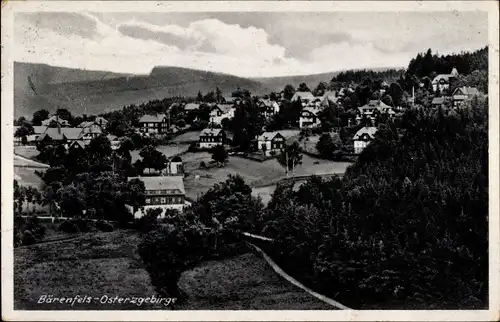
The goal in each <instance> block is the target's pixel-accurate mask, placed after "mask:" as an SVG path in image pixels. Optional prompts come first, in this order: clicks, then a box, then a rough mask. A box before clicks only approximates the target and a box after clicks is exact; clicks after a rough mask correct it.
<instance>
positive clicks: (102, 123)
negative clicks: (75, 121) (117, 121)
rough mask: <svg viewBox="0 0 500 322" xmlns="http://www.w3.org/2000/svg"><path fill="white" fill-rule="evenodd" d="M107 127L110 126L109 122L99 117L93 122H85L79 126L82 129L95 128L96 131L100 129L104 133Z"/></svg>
mask: <svg viewBox="0 0 500 322" xmlns="http://www.w3.org/2000/svg"><path fill="white" fill-rule="evenodd" d="M107 125H108V121H107V120H106V119H105V118H104V117H101V116H98V117H96V118H95V120H93V121H83V122H82V123H80V124H79V125H78V127H81V128H89V127H90V128H93V129H94V130H97V129H99V130H100V131H101V133H102V132H103V131H104V129H105V128H106V126H107Z"/></svg>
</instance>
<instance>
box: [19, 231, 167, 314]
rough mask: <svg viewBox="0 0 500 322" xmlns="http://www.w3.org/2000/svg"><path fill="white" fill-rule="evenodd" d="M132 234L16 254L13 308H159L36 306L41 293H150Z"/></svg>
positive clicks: (21, 250) (89, 238)
mask: <svg viewBox="0 0 500 322" xmlns="http://www.w3.org/2000/svg"><path fill="white" fill-rule="evenodd" d="M138 242H139V237H138V235H137V233H135V232H133V231H115V232H112V233H96V234H87V235H84V236H82V237H81V238H78V239H75V240H71V241H61V242H54V243H48V244H39V245H34V246H28V247H21V248H18V249H15V250H14V309H31V310H54V309H74V310H79V309H86V310H88V309H96V310H120V309H159V308H161V307H157V306H156V305H151V304H143V305H142V306H141V307H137V306H136V305H133V304H118V303H117V304H99V303H98V302H94V303H92V304H84V303H82V304H78V303H76V304H75V305H74V306H73V307H70V306H69V304H59V303H57V304H47V303H43V304H37V301H38V299H39V297H40V296H41V295H46V294H52V295H54V297H69V296H75V295H77V294H79V295H80V296H85V295H87V296H92V297H99V298H100V297H101V296H103V295H108V296H116V295H119V296H121V297H127V296H141V297H146V296H151V295H154V294H155V292H154V288H153V287H152V285H151V283H150V280H149V275H148V273H147V272H146V270H145V269H144V268H143V267H142V263H141V261H140V259H139V257H138V255H137V254H136V252H135V248H136V245H137V244H138Z"/></svg>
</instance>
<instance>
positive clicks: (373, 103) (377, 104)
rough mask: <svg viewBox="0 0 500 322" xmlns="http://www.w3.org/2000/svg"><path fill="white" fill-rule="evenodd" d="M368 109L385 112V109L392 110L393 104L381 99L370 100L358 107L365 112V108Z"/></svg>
mask: <svg viewBox="0 0 500 322" xmlns="http://www.w3.org/2000/svg"><path fill="white" fill-rule="evenodd" d="M368 109H377V110H379V111H380V112H383V111H385V110H392V106H389V105H387V104H385V103H384V102H382V101H381V100H370V101H369V102H368V103H367V104H365V105H363V106H360V107H358V110H359V111H360V112H361V113H365V111H364V110H368Z"/></svg>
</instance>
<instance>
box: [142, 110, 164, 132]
mask: <svg viewBox="0 0 500 322" xmlns="http://www.w3.org/2000/svg"><path fill="white" fill-rule="evenodd" d="M168 125H169V122H168V117H167V115H166V114H163V113H161V114H146V115H143V116H142V117H141V118H140V119H139V132H141V133H147V134H166V133H167V132H168Z"/></svg>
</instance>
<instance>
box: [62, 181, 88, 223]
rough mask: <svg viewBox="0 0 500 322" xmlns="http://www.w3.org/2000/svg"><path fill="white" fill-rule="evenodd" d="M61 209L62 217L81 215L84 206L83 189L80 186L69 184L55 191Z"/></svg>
mask: <svg viewBox="0 0 500 322" xmlns="http://www.w3.org/2000/svg"><path fill="white" fill-rule="evenodd" d="M57 194H58V200H59V202H60V206H61V211H62V214H63V216H64V217H81V216H83V210H84V209H86V208H85V203H86V202H85V200H86V196H85V191H84V190H83V189H81V187H79V186H77V185H75V184H71V185H67V186H65V187H63V188H61V189H59V191H58V192H57Z"/></svg>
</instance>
